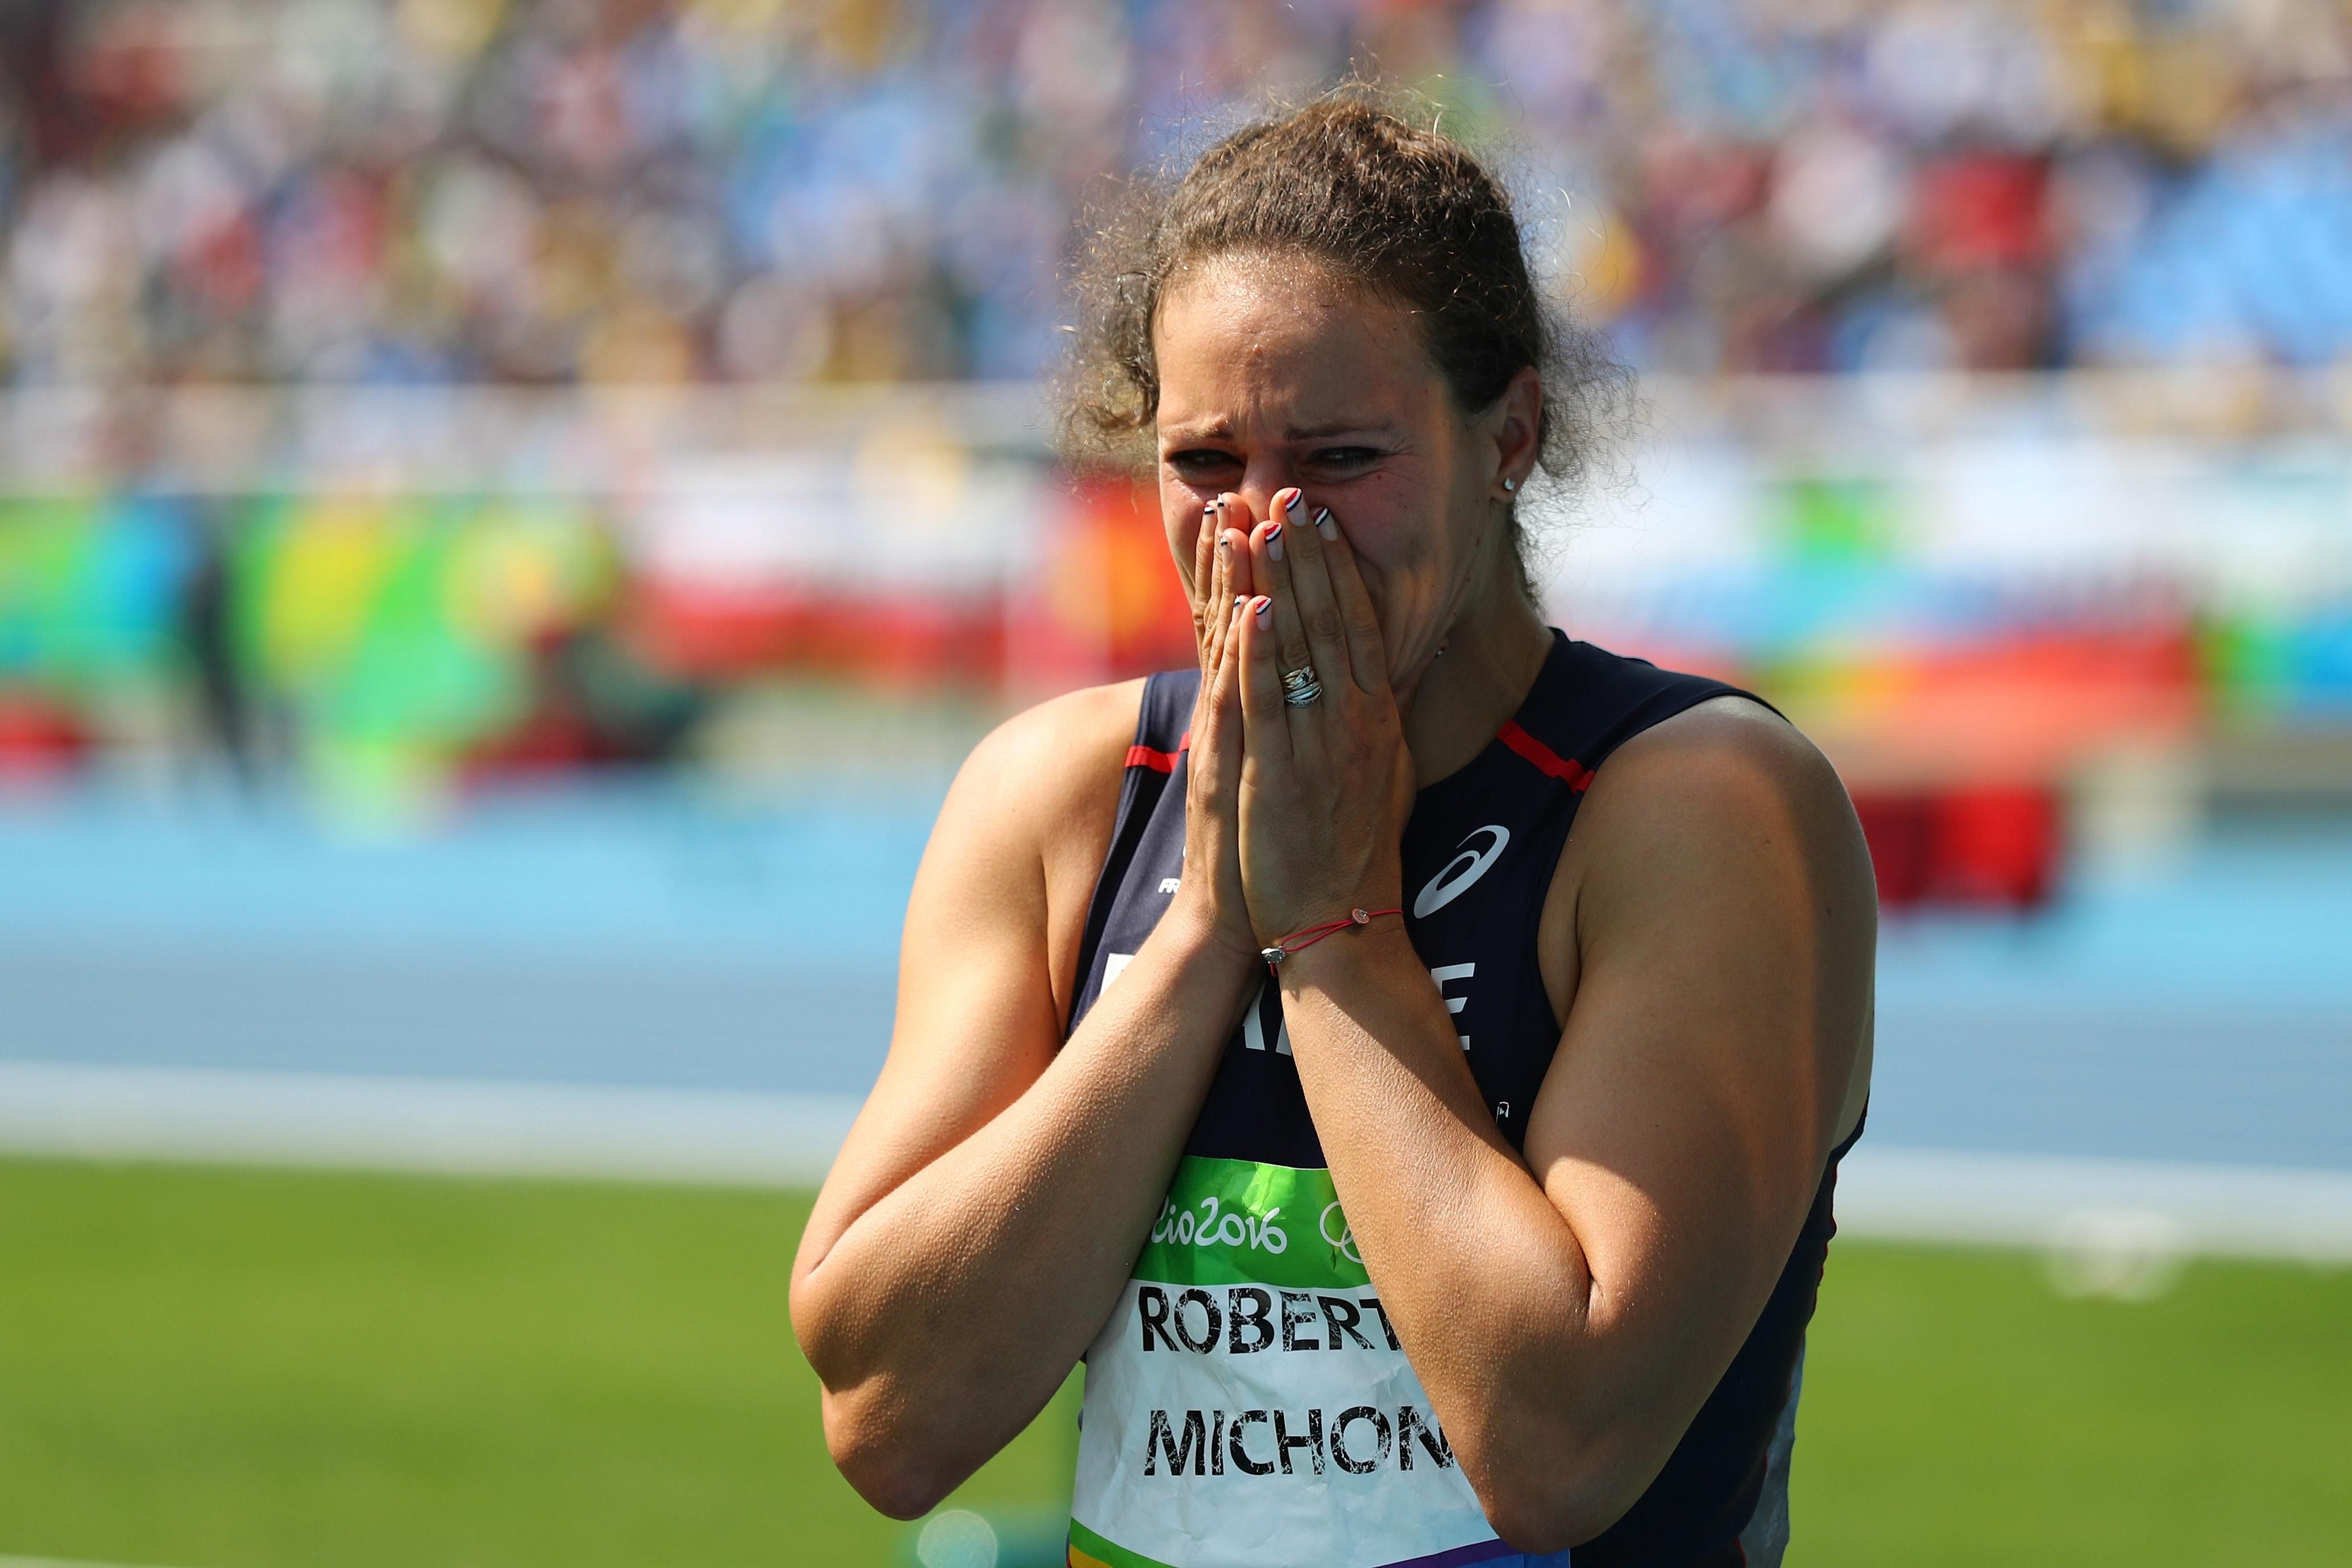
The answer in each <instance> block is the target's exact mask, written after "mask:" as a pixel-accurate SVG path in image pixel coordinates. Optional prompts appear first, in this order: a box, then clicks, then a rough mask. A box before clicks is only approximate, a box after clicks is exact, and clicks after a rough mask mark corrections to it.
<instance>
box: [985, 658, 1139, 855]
mask: <svg viewBox="0 0 2352 1568" xmlns="http://www.w3.org/2000/svg"><path fill="white" fill-rule="evenodd" d="M1142 700H1143V682H1142V681H1141V680H1122V681H1118V682H1117V683H1115V684H1113V685H1109V686H1088V687H1083V688H1081V689H1078V690H1076V691H1068V692H1065V693H1063V694H1062V695H1061V696H1059V697H1054V698H1049V699H1047V700H1045V701H1043V702H1040V703H1038V704H1037V705H1036V706H1035V707H1034V708H1028V709H1024V710H1022V711H1021V712H1018V713H1015V714H1014V715H1013V716H1012V717H1011V718H1009V719H1007V720H1005V721H1003V723H1001V724H999V725H998V726H997V727H996V728H995V729H994V730H992V731H989V733H988V734H987V735H986V736H985V737H984V738H982V741H981V742H980V744H979V745H977V746H975V747H973V748H972V751H971V756H969V757H967V758H966V759H965V760H964V764H963V767H962V768H961V770H960V771H959V772H958V773H957V774H956V781H955V784H954V787H953V788H952V789H951V790H950V792H949V796H948V805H947V807H946V808H945V810H943V811H942V813H941V816H940V821H941V823H942V825H946V824H947V822H948V820H949V816H950V814H953V815H955V816H958V817H960V818H970V819H971V821H972V823H973V825H974V826H990V827H991V828H992V829H993V830H994V831H995V832H1003V831H1005V830H1013V831H1016V832H1019V831H1021V830H1025V829H1034V830H1036V832H1037V833H1038V834H1039V837H1036V838H1034V840H1033V841H1034V842H1035V843H1037V844H1039V845H1040V846H1041V847H1044V846H1047V845H1050V844H1051V843H1053V842H1055V841H1058V840H1059V839H1061V838H1062V837H1065V836H1066V834H1067V833H1068V831H1069V830H1070V829H1071V828H1072V827H1074V826H1078V825H1079V824H1081V823H1083V822H1085V821H1087V820H1090V819H1091V818H1094V817H1096V816H1101V817H1103V818H1104V819H1105V820H1104V828H1103V834H1104V838H1105V841H1106V845H1107V844H1108V837H1109V822H1108V818H1109V817H1110V816H1115V815H1116V814H1117V812H1118V789H1119V779H1120V776H1121V774H1122V773H1123V771H1124V769H1125V766H1126V762H1127V752H1128V748H1129V745H1131V744H1132V743H1133V742H1134V738H1135V722H1136V715H1137V712H1138V711H1139V708H1140V706H1141V703H1142ZM1097 858H1098V857H1097Z"/></svg>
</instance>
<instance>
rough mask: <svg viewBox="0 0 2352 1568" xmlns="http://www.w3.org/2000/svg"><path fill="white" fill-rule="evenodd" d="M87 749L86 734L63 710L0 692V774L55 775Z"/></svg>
mask: <svg viewBox="0 0 2352 1568" xmlns="http://www.w3.org/2000/svg"><path fill="white" fill-rule="evenodd" d="M88 751H89V732H88V731H85V730H84V729H83V728H82V726H81V723H80V721H79V720H77V719H76V718H75V717H74V715H73V714H72V713H70V712H68V711H67V710H65V709H63V708H59V707H58V706H56V705H54V704H52V703H48V702H44V701H42V700H40V699H38V698H37V697H33V696H29V695H27V694H26V693H23V692H16V693H7V692H0V775H14V776H17V777H24V776H26V775H31V776H35V777H38V776H42V775H45V774H48V773H59V772H62V771H63V770H65V769H66V768H68V767H70V766H72V765H73V764H74V763H77V762H79V761H80V760H81V757H82V754H83V753H84V752H88Z"/></svg>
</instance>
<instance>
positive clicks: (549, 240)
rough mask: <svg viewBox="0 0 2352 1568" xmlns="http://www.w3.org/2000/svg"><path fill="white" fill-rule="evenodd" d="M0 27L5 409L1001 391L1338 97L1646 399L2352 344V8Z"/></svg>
mask: <svg viewBox="0 0 2352 1568" xmlns="http://www.w3.org/2000/svg"><path fill="white" fill-rule="evenodd" d="M0 15H5V22H0V28H5V40H4V41H0V49H5V64H6V71H5V88H0V221H5V228H6V234H7V242H6V246H5V291H0V355H5V364H6V367H7V374H8V376H9V379H11V380H12V381H14V382H15V383H16V384H19V385H37V384H87V383H90V382H94V381H98V382H102V381H107V380H121V379H134V380H145V381H158V380H161V381H183V380H200V381H205V380H219V379H230V380H240V379H242V380H283V379H299V380H327V381H352V380H362V381H392V382H417V381H425V382H441V381H457V382H480V381H499V382H520V383H529V384H544V383H548V382H564V381H571V380H573V379H584V380H589V381H600V382H602V381H655V382H666V381H677V380H681V379H715V380H730V381H734V380H764V379H790V380H798V379H806V378H826V379H840V380H868V379H908V378H915V379H920V378H956V377H976V378H1019V377H1024V376H1028V375H1030V374H1034V372H1035V371H1036V370H1037V369H1038V368H1039V367H1040V365H1041V364H1042V363H1045V361H1046V359H1047V358H1048V357H1049V356H1050V354H1051V353H1052V351H1053V347H1054V342H1055V332H1054V325H1055V321H1056V320H1057V316H1058V313H1059V310H1060V305H1059V300H1058V295H1057V289H1056V273H1057V268H1058V267H1059V265H1060V264H1061V263H1062V261H1063V260H1064V258H1065V256H1066V252H1067V250H1068V248H1069V246H1070V244H1071V242H1072V239H1073V237H1074V235H1075V232H1076V227H1075V224H1074V221H1073V219H1074V215H1075V214H1076V213H1077V212H1079V211H1080V210H1082V209H1083V207H1084V205H1085V204H1086V203H1087V201H1088V200H1089V199H1090V198H1093V197H1097V196H1099V195H1101V192H1102V186H1101V184H1100V182H1102V181H1103V180H1105V179H1106V178H1107V177H1108V176H1114V175H1117V174H1121V173H1123V172H1124V171H1126V170H1127V169H1129V168H1130V167H1133V166H1135V165H1136V164H1137V163H1151V162H1154V161H1157V160H1162V159H1165V158H1167V157H1168V156H1170V155H1171V153H1172V152H1175V151H1177V150H1179V146H1180V143H1182V142H1185V141H1186V140H1187V139H1188V138H1196V137H1197V135H1198V134H1199V132H1201V130H1202V128H1203V127H1213V126H1214V125H1215V124H1216V123H1218V122H1219V119H1220V116H1221V115H1224V114H1227V113H1229V112H1231V111H1232V110H1233V109H1234V105H1236V104H1240V105H1244V106H1245V105H1247V104H1248V103H1250V102H1252V101H1255V100H1257V99H1258V97H1259V95H1261V94H1263V93H1266V92H1272V93H1275V94H1284V93H1288V94H1292V95H1297V94H1303V93H1306V92H1309V91H1311V90H1313V89H1315V88H1316V87H1317V86H1318V85H1319V84H1322V83H1325V82H1328V81H1329V80H1331V79H1333V78H1334V77H1335V76H1337V75H1338V74H1339V73H1340V72H1341V71H1343V70H1345V69H1347V68H1349V67H1350V66H1351V65H1352V66H1353V67H1354V68H1358V69H1360V70H1361V71H1363V72H1365V73H1366V74H1370V75H1376V76H1378V77H1379V78H1381V79H1384V80H1390V81H1395V82H1400V83H1403V84H1406V85H1409V86H1413V87H1417V88H1418V89H1421V90H1422V91H1423V92H1425V93H1426V94H1427V95H1429V97H1431V98H1432V99H1433V100H1435V101H1436V102H1438V103H1440V104H1442V105H1444V108H1445V112H1446V115H1447V117H1448V118H1447V121H1446V122H1447V123H1448V124H1449V125H1453V126H1458V127H1462V128H1463V129H1465V130H1466V131H1469V132H1472V133H1474V134H1481V133H1486V132H1502V133H1503V135H1504V138H1505V140H1506V142H1507V144H1508V145H1510V146H1512V147H1514V148H1516V149H1517V153H1516V155H1515V162H1516V163H1517V165H1518V170H1517V172H1518V174H1519V176H1520V181H1521V184H1523V185H1524V186H1525V187H1526V188H1527V189H1528V192H1529V193H1530V196H1531V201H1530V216H1531V217H1532V218H1533V219H1534V220H1535V222H1536V225H1537V226H1538V229H1539V230H1540V231H1542V232H1543V234H1544V235H1545V236H1546V244H1547V246H1548V247H1549V249H1550V250H1551V251H1552V253H1553V260H1554V262H1555V264H1556V266H1557V268H1558V270H1559V274H1560V275H1561V278H1562V279H1563V282H1564V285H1565V286H1567V287H1569V288H1570V289H1572V290H1573V291H1574V292H1575V293H1576V294H1577V295H1578V296H1579V297H1580V300H1581V301H1582V304H1583V307H1584V309H1585V310H1587V311H1588V312H1589V313H1590V314H1591V316H1592V317H1594V318H1596V319H1598V320H1600V321H1603V322H1605V323H1606V324H1608V325H1609V327H1610V328H1611V330H1612V332H1613V333H1614V334H1615V337H1616V341H1617V342H1618V343H1619V344H1620V345H1621V348H1622V352H1623V353H1625V354H1626V355H1627V356H1628V357H1629V358H1631V359H1632V360H1633V362H1634V363H1638V364H1642V365H1644V366H1648V367H1653V368H1656V369H1661V370H1669V371H1676V372H1683V373H1691V374H1709V373H1715V372H1740V371H1822V370H1828V371H1840V370H1853V369H1870V368H1919V367H1946V366H1957V367H1967V368H1977V369H2017V368H2025V367H2036V366H2055V365H2077V364H2144V363H2180V362H2189V363H2201V362H2210V361H2211V360H2215V359H2221V360H2224V361H2239V360H2245V359H2254V360H2265V361H2273V362H2282V363H2290V364H2315V363H2329V362H2331V361H2333V360H2336V359H2337V358H2338V357H2340V356H2342V355H2344V354H2345V353H2347V351H2352V87H2347V81H2352V8H2347V7H2346V6H2345V5H2342V4H2341V3H2340V0H2262V3H2260V4H2253V3H2241V0H1891V3H1886V4H1864V3H1862V0H1481V3H1476V4H1452V3H1437V0H1424V3H1416V0H1295V3H1293V4H1289V5H1279V6H1276V5H1258V4H1255V3H1252V0H55V3H51V4H43V5H16V6H11V7H8V8H7V9H6V11H5V14H0ZM1546 193H1549V195H1546Z"/></svg>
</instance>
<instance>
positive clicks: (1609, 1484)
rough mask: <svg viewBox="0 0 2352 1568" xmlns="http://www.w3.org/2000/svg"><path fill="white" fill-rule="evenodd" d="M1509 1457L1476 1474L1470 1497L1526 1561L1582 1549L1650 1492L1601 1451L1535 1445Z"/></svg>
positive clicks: (1597, 1448)
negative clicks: (1474, 1497) (1527, 1556)
mask: <svg viewBox="0 0 2352 1568" xmlns="http://www.w3.org/2000/svg"><path fill="white" fill-rule="evenodd" d="M1512 1449H1513V1453H1512V1458H1509V1459H1507V1460H1500V1461H1498V1462H1496V1463H1494V1464H1491V1465H1487V1466H1483V1467H1481V1469H1482V1470H1483V1472H1484V1473H1483V1474H1481V1475H1479V1476H1478V1477H1477V1479H1476V1484H1475V1490H1476V1491H1477V1494H1478V1503H1479V1506H1480V1507H1481V1508H1482V1509H1484V1510H1486V1522H1487V1523H1489V1524H1491V1525H1493V1526H1494V1527H1495V1533H1496V1535H1499V1536H1501V1537H1502V1538H1503V1539H1504V1540H1505V1541H1507V1542H1510V1543H1511V1544H1512V1545H1513V1546H1515V1547H1517V1548H1518V1550H1520V1551H1521V1552H1527V1553H1528V1554H1530V1555H1532V1556H1540V1555H1542V1554H1544V1553H1546V1552H1565V1551H1567V1550H1569V1549H1570V1547H1574V1546H1581V1545H1583V1544H1584V1543H1585V1542H1588V1541H1591V1539H1592V1538H1593V1537H1594V1536H1597V1535H1599V1534H1600V1533H1601V1531H1604V1530H1607V1529H1608V1528H1609V1527H1610V1526H1611V1525H1612V1524H1614V1523H1616V1522H1617V1521H1619V1520H1620V1519H1622V1518H1623V1517H1624V1514H1625V1510H1628V1509H1630V1508H1632V1507H1633V1503H1634V1501H1635V1500H1636V1499H1638V1498H1639V1497H1640V1496H1641V1495H1642V1492H1643V1489H1644V1488H1645V1487H1646V1486H1647V1484H1648V1479H1647V1478H1646V1477H1640V1476H1635V1475H1633V1474H1630V1473H1629V1472H1628V1468H1627V1467H1626V1466H1625V1465H1624V1464H1622V1462H1619V1461H1618V1460H1617V1459H1616V1458H1614V1457H1612V1455H1610V1454H1609V1453H1607V1452H1606V1451H1605V1450H1606V1446H1605V1445H1600V1444H1587V1443H1545V1442H1540V1441H1537V1442H1529V1443H1525V1444H1514V1445H1512ZM1465 1468H1467V1467H1466V1466H1465Z"/></svg>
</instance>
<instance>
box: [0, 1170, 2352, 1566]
mask: <svg viewBox="0 0 2352 1568" xmlns="http://www.w3.org/2000/svg"><path fill="white" fill-rule="evenodd" d="M804 1213H805V1199H803V1198H796V1197H793V1196H789V1195H784V1194H769V1193H758V1192H733V1191H710V1190H699V1189H690V1188H660V1187H632V1186H617V1185H600V1184H586V1183H576V1184H566V1183H538V1182H530V1183H526V1182H473V1181H458V1180H441V1179H412V1178H399V1177H388V1176H385V1177H379V1176H362V1175H331V1174H320V1173H278V1172H248V1171H228V1170H207V1169H200V1168H187V1167H160V1166H131V1167H123V1166H106V1165H96V1164H78V1163H50V1162H33V1161H0V1555H6V1554H11V1553H14V1554H19V1555H25V1556H54V1557H61V1558H78V1559H92V1560H102V1561H108V1562H114V1563H164V1564H178V1565H181V1568H394V1565H397V1568H458V1565H466V1568H473V1565H479V1568H504V1565H514V1568H536V1565H541V1564H544V1565H547V1568H557V1565H559V1564H560V1565H562V1568H601V1565H605V1564H611V1565H615V1568H617V1565H619V1564H629V1565H631V1568H701V1565H706V1564H707V1565H712V1568H717V1565H731V1564H775V1563H821V1564H833V1563H841V1564H867V1563H872V1564H880V1563H888V1562H891V1561H893V1559H894V1557H895V1556H896V1554H897V1553H898V1552H900V1550H901V1543H902V1541H903V1539H904V1533H903V1527H901V1526H898V1525H896V1524H894V1523H892V1522H890V1521H887V1520H883V1519H880V1518H878V1517H877V1516H876V1515H874V1514H872V1513H870V1512H868V1511H867V1510H866V1509H865V1508H864V1506H863V1505H862V1504H861V1503H860V1502H859V1501H858V1500H857V1499H856V1496H855V1495H854V1494H853V1493H851V1492H850V1491H849V1489H847V1488H846V1487H845V1485H844V1484H843V1483H842V1482H841V1480H840V1479H838V1478H837V1477H836V1476H835V1474H834V1472H833V1470H832V1468H831V1467H830V1465H828V1464H827V1462H826V1460H825V1456H824V1446H823V1443H822V1441H821V1439H820V1438H819V1436H818V1433H817V1426H816V1409H815V1386H814V1379H813V1377H812V1375H811V1373H809V1371H808V1368H807V1367H806V1366H805V1365H804V1364H803V1363H802V1361H801V1360H800V1358H799V1356H798V1354H797V1352H795V1351H794V1349H793V1341H792V1336H791V1332H790V1330H789V1327H788V1325H787V1323H786V1321H785V1300H784V1297H785V1279H786V1275H787V1270H788V1268H789V1267H790V1262H791V1257H792V1249H793V1240H794V1237H795V1236H796V1234H797V1232H798V1227H799V1226H800V1224H801V1221H802V1218H803V1214H804ZM1807 1380H1808V1381H1807V1389H1806V1398H1805V1407H1804V1412H1805V1413H1804V1418H1803V1423H1802V1426H1801V1435H1800V1438H1799V1444H1798V1457H1797V1478H1798V1479H1797V1496H1796V1500H1795V1508H1796V1515H1797V1531H1798V1542H1799V1545H1798V1548H1797V1550H1796V1551H1795V1552H1792V1554H1791V1562H1792V1563H1799V1564H1811V1565H1832V1564H1855V1565H1860V1564H1873V1565H1878V1564H1888V1563H1903V1564H1919V1565H1933V1564H1941V1563H1950V1564H1961V1563H1967V1564H1969V1565H1970V1568H1976V1565H1979V1564H1982V1563H1989V1562H2003V1563H2084V1564H2090V1563H2098V1564H2107V1563H2121V1562H2129V1561H2147V1562H2157V1561H2165V1562H2203V1563H2262V1564H2265V1565H2267V1568H2285V1565H2288V1564H2297V1563H2311V1564H2319V1563H2327V1564H2336V1563H2343V1562H2344V1561H2345V1560H2346V1552H2347V1548H2346V1545H2345V1542H2347V1540H2352V1484H2347V1481H2346V1478H2345V1470H2346V1465H2347V1457H2352V1271H2343V1270H2338V1271H2334V1272H2325V1273H2323V1272H2318V1271H2314V1270H2310V1269H2305V1268H2293V1267H2264V1266H2253V1265H2240V1264H2232V1265H2226V1266H2225V1265H2220V1264H2200V1265H2196V1266H2192V1267H2191V1268H2189V1270H2188V1272H2187V1273H2186V1275H2185V1276H2184V1277H2183V1278H2182V1279H2181V1281H2180V1282H2179V1286H2178V1287H2177V1288H2176V1289H2173V1290H2172V1291H2171V1292H2170V1293H2168V1294H2167V1295H2165V1296H2164V1297H2162V1298H2161V1299H2159V1300H2156V1301H2154V1302H2151V1303H2147V1304H2144V1305H2126V1304H2123V1303H2119V1302H2112V1301H2069V1300H2062V1299H2061V1298H2059V1297H2058V1296H2057V1295H2056V1294H2054V1293H2053V1291H2052V1290H2051V1289H2049V1287H2048V1286H2047V1285H2046V1284H2045V1283H2044V1280H2043V1277H2042V1271H2041V1269H2040V1268H2039V1266H2038V1264H2037V1263H2036V1262H2035V1261H2034V1260H2032V1259H2031V1258H2023V1257H2016V1256H2007V1255H2000V1254H1980V1253H1967V1252H1957V1251H1942V1250H1929V1249H1912V1248H1898V1247H1884V1246H1856V1245H1848V1244H1841V1245H1840V1246H1839V1247H1838V1248H1837V1249H1836V1250H1835V1251H1834V1252H1833V1253H1832V1257H1831V1262H1830V1275H1829V1282H1828V1286H1827V1289H1826V1294H1825V1296H1824V1301H1823V1307H1822V1316H1821V1319H1820V1321H1819V1323H1818V1325H1817V1328H1816V1331H1815V1334H1814V1339H1813V1348H1812V1352H1811V1361H1810V1363H1809V1367H1808V1372H1807ZM1070 1415H1071V1412H1070V1410H1069V1409H1068V1407H1067V1403H1066V1399H1065V1403H1064V1404H1063V1405H1059V1406H1057V1407H1056V1408H1055V1410H1052V1411H1049V1412H1048V1414H1047V1415H1046V1416H1045V1418H1044V1419H1042V1420H1041V1421H1040V1422H1039V1424H1038V1426H1036V1427H1035V1428H1033V1429H1032V1430H1031V1432H1030V1433H1029V1434H1028V1435H1027V1436H1024V1437H1023V1438H1022V1439H1021V1440H1020V1442H1018V1443H1017V1444H1016V1445H1014V1447H1013V1448H1012V1449H1010V1450H1008V1451H1007V1452H1006V1453H1005V1454H1004V1455H1003V1457H1002V1458H999V1459H998V1460H997V1461H995V1462H994V1463H993V1464H992V1465H991V1466H990V1467H989V1468H987V1469H986V1470H985V1471H983V1472H982V1475H981V1476H980V1477H978V1478H977V1479H974V1480H973V1481H972V1483H971V1485H970V1486H969V1487H968V1488H967V1489H965V1493H964V1495H963V1497H962V1499H961V1500H962V1501H965V1502H967V1503H969V1504H970V1505H971V1506H974V1507H979V1508H982V1509H990V1508H999V1507H1014V1506H1020V1505H1030V1506H1036V1505H1045V1504H1051V1503H1052V1502H1054V1501H1055V1500H1056V1498H1057V1497H1061V1496H1065V1495H1066V1490H1065V1489H1066V1472H1067V1469H1068V1467H1069V1463H1070V1456H1071V1452H1072V1450H1073V1447H1074V1436H1073V1433H1072V1428H1071V1420H1070Z"/></svg>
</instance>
